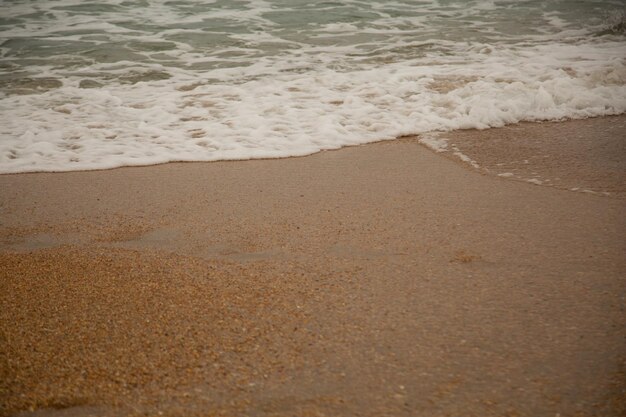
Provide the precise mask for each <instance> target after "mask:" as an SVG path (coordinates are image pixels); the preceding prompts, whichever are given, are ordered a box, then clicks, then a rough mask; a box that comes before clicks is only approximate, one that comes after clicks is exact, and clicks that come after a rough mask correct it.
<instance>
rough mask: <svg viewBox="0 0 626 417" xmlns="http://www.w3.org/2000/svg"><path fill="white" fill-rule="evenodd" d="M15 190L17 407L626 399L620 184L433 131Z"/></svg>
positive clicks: (8, 386)
mask: <svg viewBox="0 0 626 417" xmlns="http://www.w3.org/2000/svg"><path fill="white" fill-rule="evenodd" d="M618 117H620V118H622V120H623V118H624V116H618ZM567 123H569V122H564V124H567ZM544 127H545V126H544ZM505 129H506V128H505ZM496 130H497V129H492V131H494V132H492V133H493V134H494V135H495V136H498V134H497V132H496ZM509 130H510V129H509ZM544 130H546V132H548V133H549V131H550V127H549V126H548V127H547V128H546V129H544ZM484 132H488V131H482V132H474V133H471V132H470V133H471V134H476V135H479V136H480V135H482V134H483V133H484ZM501 132H506V130H503V131H501ZM553 132H556V134H557V135H558V134H559V132H561V131H560V130H559V128H556V130H554V129H553ZM466 133H467V132H466ZM612 134H613V135H614V134H615V133H612ZM471 139H473V138H471ZM496 139H497V138H496ZM454 140H456V141H457V142H454ZM613 140H614V141H619V140H622V141H623V139H622V138H621V137H615V138H613ZM450 142H451V143H457V144H458V147H459V149H461V150H463V151H464V152H465V151H467V152H470V151H469V150H468V149H470V148H471V146H469V145H463V144H462V143H461V139H459V138H453V139H450ZM464 143H469V144H471V142H470V139H468V140H467V141H466V142H464ZM582 143H584V146H583V145H580V149H579V152H578V153H577V155H584V152H585V149H586V148H585V146H587V145H586V144H587V142H585V141H583V142H580V143H579V144H582ZM464 146H465V148H464ZM522 147H523V146H522ZM509 150H513V151H515V152H518V151H519V152H523V151H528V150H524V149H521V150H517V151H516V150H515V144H514V143H511V144H510V148H509ZM531 151H534V150H532V149H531ZM484 155H486V156H487V157H486V161H489V160H490V159H489V158H491V156H490V154H489V152H486V153H484ZM556 157H557V158H558V155H557V156H556ZM598 157H600V156H598ZM476 158H477V157H476ZM496 159H497V155H496ZM553 159H554V158H553ZM477 160H478V161H479V164H480V162H481V161H480V160H479V159H478V158H477ZM557 162H558V161H557ZM482 163H483V164H485V165H488V164H487V163H486V162H482ZM567 165H568V164H567V161H565V162H564V163H563V164H560V165H559V164H557V166H558V167H562V168H563V169H564V170H565V168H567ZM577 172H579V171H575V172H574V174H576V173H577ZM603 178H604V177H603ZM576 179H578V178H576ZM622 185H623V184H622ZM0 189H2V190H3V192H2V193H0V216H1V217H0V218H1V219H2V222H1V223H0V265H1V266H2V268H0V323H1V324H0V326H1V327H0V337H1V339H0V340H1V341H2V343H0V415H14V414H17V413H18V412H23V413H22V414H20V415H22V416H53V417H55V416H68V415H81V414H90V415H94V416H117V415H122V416H125V415H142V414H149V415H155V414H161V413H162V415H169V416H179V415H191V416H193V415H198V416H200V415H207V414H214V415H249V414H251V413H255V414H257V415H261V416H265V415H267V416H269V415H272V416H279V415H320V414H322V415H323V414H326V415H338V416H339V415H357V414H358V415H384V414H388V415H407V416H409V415H446V414H448V415H450V414H451V415H458V414H463V415H476V416H499V415H507V414H508V415H517V416H535V415H544V414H545V415H548V414H550V415H555V414H557V413H560V414H561V415H576V414H577V413H580V414H584V415H603V416H618V415H620V413H623V412H624V410H626V403H624V400H623V399H624V395H623V394H624V390H625V389H626V386H625V385H624V379H623V375H624V372H625V371H626V344H625V343H624V336H625V335H626V333H625V332H624V329H626V318H625V316H624V314H623V308H624V306H623V297H624V296H625V295H626V294H625V291H624V288H626V280H625V278H624V277H625V276H626V274H624V272H626V261H625V260H624V258H623V253H624V252H625V249H626V242H625V241H624V238H623V236H624V235H626V233H625V232H626V221H624V218H626V217H625V216H624V213H625V212H626V201H625V200H624V199H623V198H621V194H618V197H619V198H606V197H605V196H600V195H594V194H586V193H573V192H564V191H563V190H561V189H558V188H554V187H537V186H534V185H533V184H529V183H526V182H519V181H503V178H501V177H497V175H495V176H492V175H482V173H481V172H480V171H477V170H474V169H468V167H467V166H464V165H461V164H459V163H458V162H457V161H454V162H452V161H451V160H449V159H448V158H442V157H441V155H440V154H436V153H434V152H431V151H430V150H427V149H425V148H424V147H423V146H422V145H419V144H418V143H417V139H400V140H392V141H383V142H377V143H373V144H367V145H360V146H354V147H346V148H342V149H339V150H337V151H334V152H319V153H316V154H313V155H311V156H306V157H297V158H285V159H268V160H247V161H220V162H211V163H168V164H162V165H152V166H147V167H122V168H116V169H111V170H102V171H80V172H76V171H73V172H63V173H37V174H17V175H16V174H8V175H0ZM620 192H621V191H620ZM29 409H32V410H33V411H31V412H29V411H28V410H29ZM37 410H38V411H37Z"/></svg>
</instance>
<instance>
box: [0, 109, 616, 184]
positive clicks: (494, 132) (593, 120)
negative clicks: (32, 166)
mask: <svg viewBox="0 0 626 417" xmlns="http://www.w3.org/2000/svg"><path fill="white" fill-rule="evenodd" d="M607 123H610V124H613V126H612V129H614V130H616V132H611V133H610V134H609V133H608V132H605V135H604V138H605V139H606V140H612V139H614V138H615V137H619V136H618V135H620V134H622V133H623V132H624V130H625V124H626V113H621V114H615V115H608V116H592V117H586V118H578V119H565V120H538V121H520V122H517V123H512V124H507V125H505V126H502V127H490V128H487V129H475V128H471V129H457V130H451V131H431V132H424V133H419V134H413V135H403V136H398V137H395V138H388V139H381V140H377V141H373V142H367V143H359V144H355V145H344V146H341V147H338V148H332V149H321V150H319V151H315V152H313V153H307V154H303V155H291V156H282V157H259V158H243V159H217V160H207V161H202V160H191V161H188V160H172V161H166V162H159V163H148V164H145V165H144V164H138V165H121V166H116V167H112V168H94V169H72V170H67V171H23V172H4V173H3V172H0V176H6V175H22V174H63V173H68V172H102V171H110V170H115V169H126V168H146V167H151V166H158V165H167V164H189V163H191V164H194V163H199V164H207V163H227V162H235V163H237V162H246V161H273V160H276V159H292V158H307V157H310V156H313V155H316V154H318V153H324V152H336V151H341V150H342V149H346V148H353V147H360V146H370V145H373V144H377V143H386V142H394V141H407V140H408V141H413V140H416V141H417V142H419V143H420V144H421V145H423V146H425V147H426V148H429V149H431V150H432V151H434V152H437V153H441V152H450V151H452V153H453V155H454V156H456V157H457V158H456V159H460V160H461V161H462V162H465V163H469V164H470V165H472V163H471V158H470V159H465V158H464V157H466V155H464V154H462V153H460V151H459V150H458V149H454V147H455V146H457V142H460V143H464V144H466V145H467V144H471V145H472V147H473V148H475V147H476V142H480V141H481V139H480V137H482V136H485V132H490V133H491V134H490V135H487V136H491V138H490V139H491V140H492V141H493V137H497V136H501V135H502V134H503V133H504V134H505V135H506V133H508V132H507V130H511V129H513V130H515V129H521V130H526V129H528V130H531V131H533V130H537V128H538V127H539V129H541V128H542V127H545V126H547V128H546V129H545V130H554V128H555V126H571V125H576V124H579V125H581V127H582V128H583V129H585V130H586V132H584V135H585V138H586V139H587V140H588V141H589V140H590V139H591V138H590V136H591V133H590V132H591V130H592V129H593V127H595V125H603V124H607ZM505 132H506V133H505ZM560 133H563V132H560ZM565 133H567V132H565ZM546 136H547V135H546ZM556 136H558V135H556ZM430 137H434V138H439V141H440V144H439V145H438V144H437V143H435V144H431V143H429V141H428V140H423V138H430ZM512 139H513V140H516V141H521V140H523V139H524V138H523V137H520V136H519V135H514V138H512ZM542 139H544V140H545V139H546V137H543V138H542ZM483 140H484V138H483ZM448 142H450V143H448ZM472 142H473V143H472ZM618 142H620V143H621V142H623V141H618ZM498 145H501V143H499V144H498ZM439 146H443V147H439ZM448 147H450V149H448ZM459 153H460V154H459ZM444 156H446V157H447V156H449V154H445V153H444ZM577 157H578V158H580V157H581V155H577ZM451 159H453V160H456V159H455V158H451ZM474 168H480V166H475V167H474ZM483 170H484V171H485V172H488V173H489V172H490V170H489V169H485V168H484V167H483ZM538 185H539V184H538ZM544 185H547V184H544Z"/></svg>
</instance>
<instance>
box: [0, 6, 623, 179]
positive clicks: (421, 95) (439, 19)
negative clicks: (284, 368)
mask: <svg viewBox="0 0 626 417" xmlns="http://www.w3.org/2000/svg"><path fill="white" fill-rule="evenodd" d="M625 10H626V2H625V1H624V0H433V1H423V0H422V1H420V0H343V1H312V0H106V1H104V0H45V1H44V0H3V1H2V2H0V57H1V58H0V173H10V172H32V171H69V170H88V169H103V168H113V167H118V166H126V165H149V164H157V163H164V162H168V161H213V160H228V159H248V158H276V157H287V156H296V155H306V154H311V153H314V152H317V151H320V150H324V149H336V148H340V147H343V146H348V145H355V144H361V143H367V142H372V141H379V140H386V139H393V138H396V137H399V136H403V135H413V134H423V133H426V132H432V131H447V130H454V129H466V128H488V127H497V126H502V125H504V124H509V123H515V122H518V121H522V120H528V121H536V120H561V119H567V118H584V117H593V116H602V115H611V114H620V113H623V112H625V111H626V35H625V31H624V26H625V22H624V11H625Z"/></svg>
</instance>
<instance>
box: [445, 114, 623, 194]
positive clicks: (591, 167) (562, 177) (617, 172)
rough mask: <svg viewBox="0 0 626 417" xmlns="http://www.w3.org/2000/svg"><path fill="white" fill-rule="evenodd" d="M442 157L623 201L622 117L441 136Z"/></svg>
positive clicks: (507, 175)
mask: <svg viewBox="0 0 626 417" xmlns="http://www.w3.org/2000/svg"><path fill="white" fill-rule="evenodd" d="M438 139H440V140H441V139H443V140H445V141H446V142H447V150H446V152H444V153H442V155H445V156H447V157H451V158H453V159H460V158H464V159H467V161H466V162H469V161H471V162H470V163H469V165H471V166H475V167H477V169H478V170H479V171H480V172H484V173H488V174H493V175H497V176H500V177H501V178H507V179H512V180H517V181H525V182H530V183H534V184H537V185H543V186H548V187H554V188H559V189H564V190H569V191H576V192H587V193H593V194H600V195H605V196H608V197H617V198H624V197H626V115H620V116H612V117H602V118H591V119H583V120H572V121H568V122H567V123H562V122H545V123H519V124H515V125H510V126H505V127H503V128H499V129H488V130H474V129H471V130H458V131H455V132H450V133H445V134H441V135H440V136H439V138H438Z"/></svg>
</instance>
